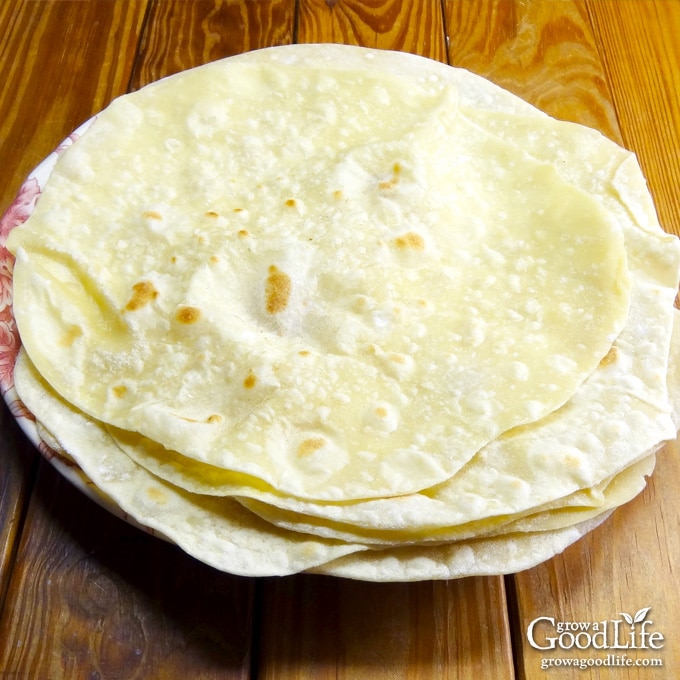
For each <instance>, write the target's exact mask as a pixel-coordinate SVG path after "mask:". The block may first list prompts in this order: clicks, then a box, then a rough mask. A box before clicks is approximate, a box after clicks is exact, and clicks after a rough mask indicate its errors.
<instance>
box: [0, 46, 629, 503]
mask: <svg viewBox="0 0 680 680" xmlns="http://www.w3.org/2000/svg"><path fill="white" fill-rule="evenodd" d="M335 52H337V53H338V54H340V53H342V54H343V56H344V57H345V58H344V59H343V60H342V61H339V62H337V63H336V62H334V61H330V62H329V61H328V59H329V56H328V55H329V54H330V53H329V52H327V51H326V49H325V47H316V48H313V47H306V48H304V49H303V50H302V51H298V50H297V49H281V50H279V49H273V50H268V51H264V52H261V53H259V54H257V55H253V56H252V58H249V57H248V56H244V57H240V58H239V59H236V60H223V61H221V62H216V63H214V64H209V65H207V66H205V67H201V68H199V69H194V70H192V71H188V72H185V73H183V74H179V75H177V76H175V77H173V78H170V79H166V80H164V81H161V82H160V83H157V84H154V85H151V86H149V87H147V88H143V89H142V90H140V91H138V92H136V93H133V94H131V95H129V96H126V97H122V98H120V99H118V100H116V101H115V102H114V103H113V104H112V105H111V106H110V107H109V108H108V109H107V110H106V111H104V112H103V113H102V114H101V115H100V116H99V117H98V119H97V120H96V121H95V122H94V123H93V125H92V126H91V127H90V128H89V129H88V130H87V132H86V133H85V134H84V136H83V137H82V138H81V139H80V140H78V141H77V142H76V143H75V144H74V145H73V146H72V147H71V148H70V149H68V150H67V151H66V152H65V153H64V154H63V155H62V157H61V158H60V160H59V162H58V163H57V166H56V168H55V169H54V171H53V173H52V176H51V177H50V180H49V182H48V184H47V187H46V188H45V191H44V192H43V194H42V196H41V198H40V201H39V202H38V205H37V207H36V210H35V212H34V213H33V215H32V216H31V218H29V220H28V222H27V223H26V224H25V225H24V226H22V227H20V228H19V229H16V230H15V231H14V232H12V234H11V236H10V240H9V247H10V248H11V249H12V250H13V251H14V252H15V253H16V255H17V260H16V267H15V271H14V285H15V288H14V296H15V297H14V299H15V310H16V318H17V324H18V326H19V330H20V333H21V336H22V342H23V343H24V346H25V347H26V349H27V351H28V353H29V355H30V357H31V359H32V360H33V362H34V363H35V364H36V366H37V368H38V370H39V371H40V373H41V374H42V375H43V376H44V377H45V378H46V379H47V381H48V382H49V383H50V384H51V385H52V387H53V388H54V389H56V390H57V392H58V393H59V394H61V395H62V396H63V397H64V398H65V399H66V400H67V401H69V402H70V403H72V404H74V405H75V406H77V407H78V408H79V409H81V410H83V411H84V412H85V413H88V414H89V415H90V416H92V417H94V418H96V419H98V420H101V421H103V422H106V423H108V424H110V425H114V426H116V427H119V428H121V429H124V430H129V431H136V432H139V433H140V434H143V435H145V436H147V437H149V438H150V439H152V440H154V441H156V442H158V443H160V444H162V445H164V446H165V447H167V448H170V449H174V450H176V451H178V452H179V453H181V454H182V455H185V456H187V457H190V458H193V459H195V460H199V461H201V462H203V463H206V464H209V465H213V466H215V467H220V468H224V469H226V470H232V471H235V472H239V473H243V474H247V475H250V476H253V477H257V478H259V479H261V480H262V481H263V482H266V483H267V484H268V485H271V486H272V487H273V488H275V489H276V490H277V491H278V492H280V493H282V494H285V495H291V496H296V497H300V498H307V499H310V500H332V501H346V500H352V499H363V498H376V497H384V496H396V495H401V494H404V493H409V492H414V491H419V490H421V489H424V488H428V487H431V486H433V485H434V484H438V483H441V482H443V481H444V480H446V479H448V478H450V477H452V476H453V475H454V474H455V473H456V472H458V470H460V469H461V468H462V467H463V465H465V464H466V463H467V462H468V461H469V460H470V459H471V458H472V456H473V455H474V454H475V452H476V451H478V450H479V449H480V448H481V447H482V446H484V445H485V444H487V443H488V442H489V441H491V440H492V439H494V438H496V437H497V436H498V435H500V434H502V433H503V432H505V431H507V430H509V429H511V428H513V427H516V426H518V425H522V424H529V423H532V422H534V421H536V420H537V419H540V418H542V417H544V416H546V415H547V414H549V413H550V412H552V411H554V410H555V409H556V408H558V407H560V406H561V405H562V404H563V403H564V402H565V401H567V400H568V399H569V398H570V397H571V396H572V395H573V393H574V392H575V390H576V389H577V388H578V387H579V385H580V384H581V383H582V382H583V380H584V379H585V378H586V377H587V376H588V375H589V374H590V373H591V372H592V371H593V370H594V369H595V368H596V367H597V365H598V363H599V362H600V360H601V359H602V358H603V357H604V356H605V355H606V354H607V352H608V351H609V349H610V347H611V343H612V341H613V340H614V338H615V337H616V336H617V335H618V333H619V332H620V331H621V329H622V327H623V324H624V323H625V320H626V316H627V312H628V307H629V295H630V278H629V274H628V268H627V262H626V252H625V248H624V243H623V237H622V233H621V229H620V227H619V225H618V223H617V222H616V221H615V220H613V219H612V217H611V215H610V213H609V212H608V211H607V210H605V209H604V208H603V207H602V206H601V205H600V204H599V203H598V202H597V201H596V200H594V199H593V198H592V197H591V196H590V195H589V194H588V193H587V192H584V191H581V190H580V189H579V188H578V187H576V186H574V185H573V184H572V183H569V182H566V181H564V180H563V179H562V178H561V177H560V175H559V173H558V172H557V171H556V170H555V169H553V168H552V167H549V166H546V165H545V164H543V163H539V162H537V161H536V160H535V159H534V158H532V157H531V156H530V155H528V154H526V153H523V152H521V151H518V149H517V147H516V145H513V144H511V143H508V142H506V141H505V140H503V139H502V138H501V137H500V136H498V135H494V134H490V133H488V132H487V131H486V130H485V129H484V128H483V127H481V126H479V125H476V124H474V123H471V122H470V120H469V119H468V118H467V117H466V116H465V115H462V114H461V113H460V110H459V107H458V100H459V96H460V92H459V88H458V87H456V86H454V85H453V84H451V83H449V82H447V80H446V77H445V76H444V74H449V71H447V70H445V71H441V69H440V67H439V65H433V64H432V63H431V62H429V61H427V60H422V59H419V58H415V57H412V56H411V55H406V54H393V55H391V58H390V59H389V60H385V55H383V54H380V53H379V52H374V51H369V52H367V51H364V50H361V49H358V48H350V47H346V48H343V49H341V50H340V51H336V50H333V53H335ZM293 54H295V59H298V58H300V57H299V56H298V55H304V60H303V62H304V63H295V64H293V63H287V59H288V57H289V56H290V57H293ZM369 63H370V65H371V68H370V69H367V64H369ZM402 65H403V66H404V68H402ZM470 85H471V86H472V87H473V88H474V87H478V86H479V87H481V86H480V85H479V84H478V81H477V80H470ZM284 95H286V96H284ZM262 101H267V106H266V107H263V106H262V105H261V103H262ZM358 103H359V104H360V105H358V106H357V104H358ZM273 121H276V125H273ZM312 140H313V141H312ZM569 243H577V244H579V246H580V247H579V248H576V249H575V250H574V251H573V252H572V251H570V250H569V248H568V247H566V245H567V244H569ZM215 291H219V295H216V294H215ZM423 423H427V428H426V429H425V428H423Z"/></svg>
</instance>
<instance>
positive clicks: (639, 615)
mask: <svg viewBox="0 0 680 680" xmlns="http://www.w3.org/2000/svg"><path fill="white" fill-rule="evenodd" d="M650 609H651V607H645V608H644V609H640V611H638V612H636V613H635V618H634V619H633V623H640V621H644V619H645V616H647V613H648V612H649V610H650Z"/></svg>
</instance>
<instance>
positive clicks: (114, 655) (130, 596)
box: [0, 463, 253, 680]
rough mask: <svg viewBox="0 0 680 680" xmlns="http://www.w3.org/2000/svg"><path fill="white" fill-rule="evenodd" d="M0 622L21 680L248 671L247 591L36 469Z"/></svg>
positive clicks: (6, 651)
mask: <svg viewBox="0 0 680 680" xmlns="http://www.w3.org/2000/svg"><path fill="white" fill-rule="evenodd" d="M23 536H24V540H23V541H22V544H21V548H20V551H19V555H18V557H17V561H16V565H15V568H14V572H13V578H12V582H11V587H10V589H9V591H8V594H7V600H6V606H5V610H4V615H3V616H2V619H1V620H0V640H2V641H3V643H2V645H0V669H2V671H3V672H4V673H5V675H6V676H7V677H17V678H64V679H68V678H73V679H74V680H75V679H80V678H118V679H119V680H126V679H133V678H134V679H135V680H144V679H146V678H148V679H149V680H156V679H157V678H164V679H167V680H172V679H174V678H182V679H184V678H201V679H202V680H209V679H214V680H218V679H219V680H236V679H239V680H244V679H245V678H248V677H249V674H250V658H249V652H250V638H251V635H250V634H251V626H252V620H251V612H252V595H253V584H252V581H251V580H249V579H243V578H238V577H230V576H227V575H224V574H221V573H219V572H217V571H215V570H214V569H211V568H209V567H207V566H205V565H203V564H202V563H200V562H198V561H196V560H194V559H192V558H190V557H189V556H187V555H185V554H184V553H182V552H181V551H180V550H179V549H178V548H176V547H175V546H173V545H170V544H168V543H165V542H164V541H162V540H160V539H157V538H154V537H151V536H148V535H146V534H145V533H143V532H141V531H139V530H138V529H135V528H133V527H132V526H130V525H128V524H126V523H124V522H123V521H121V520H119V519H117V518H115V517H113V516H112V515H111V514H110V513H108V512H106V511H104V510H102V509H101V508H100V507H99V506H97V505H95V504H94V503H93V502H92V501H90V500H89V499H87V498H86V497H85V496H84V495H83V494H81V493H80V492H77V491H75V490H74V489H73V488H72V487H71V486H70V484H69V483H68V482H67V481H65V480H64V479H63V478H62V477H60V476H59V475H58V474H57V473H56V472H55V470H54V469H53V468H52V467H51V466H49V465H48V464H47V463H45V464H43V465H42V467H41V473H40V475H39V478H38V483H37V486H36V490H35V493H34V495H33V499H32V502H31V505H30V509H29V514H28V516H27V520H26V527H25V531H24V534H23Z"/></svg>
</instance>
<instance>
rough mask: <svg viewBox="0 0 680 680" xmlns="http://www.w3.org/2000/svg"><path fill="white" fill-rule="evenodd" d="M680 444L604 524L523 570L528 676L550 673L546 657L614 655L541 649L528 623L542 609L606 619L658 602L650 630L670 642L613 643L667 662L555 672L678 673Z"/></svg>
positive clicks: (522, 627) (519, 580) (565, 616)
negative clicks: (679, 490)
mask: <svg viewBox="0 0 680 680" xmlns="http://www.w3.org/2000/svg"><path fill="white" fill-rule="evenodd" d="M679 451H680V449H679V448H678V445H677V443H676V444H672V445H669V446H668V447H667V448H666V450H665V451H664V452H663V453H662V454H660V455H659V458H658V463H657V469H656V471H655V473H654V476H653V477H652V478H651V480H650V483H649V485H648V487H647V489H646V490H645V491H644V492H643V494H642V495H640V496H638V497H637V498H636V499H635V500H634V501H632V502H631V503H629V504H628V505H626V506H624V507H623V508H620V509H618V510H617V511H616V512H615V513H614V514H613V515H612V517H610V519H609V520H608V521H607V522H605V523H604V524H603V525H601V526H600V527H598V529H597V530H596V531H594V532H593V533H592V534H589V535H588V536H586V537H585V538H584V539H583V540H581V541H579V542H578V543H576V544H575V545H573V546H571V547H570V548H569V549H568V550H567V551H565V552H564V553H563V554H562V555H559V556H558V557H557V558H555V559H553V560H550V561H549V562H546V563H545V564H542V565H539V566H538V567H536V568H534V569H531V570H529V571H527V572H524V573H522V574H519V575H517V576H516V578H515V582H516V588H517V593H518V603H519V621H518V622H517V624H516V628H517V631H518V636H517V640H518V643H519V645H520V650H518V651H519V652H520V653H519V654H518V658H519V659H520V660H521V665H522V668H523V673H522V674H521V676H520V677H522V678H526V679H527V680H531V679H533V678H536V679H539V678H545V675H546V670H543V669H541V666H540V664H541V659H542V658H551V659H555V658H585V659H587V658H589V657H592V658H597V657H600V658H602V659H604V658H606V655H607V651H605V650H603V651H599V652H598V651H597V650H594V651H593V650H585V651H580V650H573V651H561V650H558V649H556V650H554V651H553V650H551V651H550V652H541V651H539V650H536V649H533V648H532V647H531V646H530V645H529V644H528V642H527V639H526V630H527V627H528V625H529V623H530V622H531V621H532V620H533V619H535V618H536V617H538V616H551V617H554V619H555V621H585V622H593V621H606V620H612V619H621V618H622V616H621V614H620V612H626V613H631V614H635V612H637V611H639V610H640V609H642V608H645V607H650V606H651V607H652V609H651V611H650V612H649V615H648V619H649V620H650V621H651V622H652V623H653V625H650V627H649V631H650V632H652V631H659V632H661V633H662V634H663V635H664V637H665V640H664V643H663V648H662V649H660V650H658V651H656V650H651V649H646V650H633V649H619V650H610V651H611V653H614V654H618V655H619V656H621V655H623V654H628V656H630V657H631V658H632V659H634V660H635V659H640V662H645V661H649V660H650V659H652V658H655V659H656V658H659V659H661V661H662V662H663V666H662V667H657V668H653V667H641V668H636V667H632V668H623V667H620V668H617V669H615V671H612V674H611V675H609V674H608V673H609V671H607V670H606V669H604V670H603V669H597V668H593V669H585V670H579V669H574V668H551V669H550V677H556V678H560V679H562V678H587V679H590V678H608V677H616V678H621V680H625V679H628V678H631V679H632V678H636V679H637V678H640V679H642V678H650V679H652V680H657V679H658V680H661V679H664V678H669V677H673V672H672V671H671V669H677V668H678V663H680V643H679V641H678V638H677V635H676V633H675V631H677V630H678V625H679V624H680V597H679V596H678V591H677V587H676V586H675V583H676V576H675V573H674V571H675V568H676V567H677V564H678V562H679V560H680V539H679V538H678V535H677V527H678V526H680V503H678V501H677V498H676V488H675V487H676V484H675V480H677V479H678V475H679V474H680V457H679V455H678V454H679ZM625 630H626V631H627V630H628V628H627V627H626V629H625ZM610 639H611V638H610ZM622 642H624V638H623V637H622ZM625 642H626V643H627V642H628V640H627V639H626V640H625Z"/></svg>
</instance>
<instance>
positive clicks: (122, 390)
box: [111, 385, 127, 399]
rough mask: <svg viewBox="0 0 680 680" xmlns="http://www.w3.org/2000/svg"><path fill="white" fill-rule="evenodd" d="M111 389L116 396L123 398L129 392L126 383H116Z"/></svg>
mask: <svg viewBox="0 0 680 680" xmlns="http://www.w3.org/2000/svg"><path fill="white" fill-rule="evenodd" d="M111 391H112V392H113V394H114V395H115V396H116V397H118V398H119V399H122V398H123V397H124V396H125V395H126V394H127V387H125V385H116V386H115V387H113V388H111Z"/></svg>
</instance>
